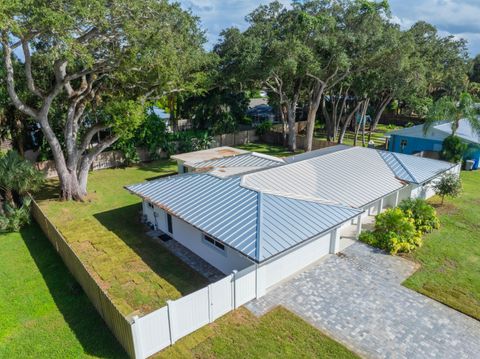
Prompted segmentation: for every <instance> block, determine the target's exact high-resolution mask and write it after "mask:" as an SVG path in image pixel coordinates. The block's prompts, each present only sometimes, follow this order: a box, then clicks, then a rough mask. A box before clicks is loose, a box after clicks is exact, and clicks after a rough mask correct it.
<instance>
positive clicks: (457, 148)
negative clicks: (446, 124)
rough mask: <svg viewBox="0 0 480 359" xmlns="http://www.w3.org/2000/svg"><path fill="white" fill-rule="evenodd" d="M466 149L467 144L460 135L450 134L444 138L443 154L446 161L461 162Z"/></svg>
mask: <svg viewBox="0 0 480 359" xmlns="http://www.w3.org/2000/svg"><path fill="white" fill-rule="evenodd" d="M466 151H467V145H466V144H465V143H464V142H463V141H462V140H461V139H460V138H459V137H458V136H455V135H450V136H448V137H447V138H445V140H443V148H442V152H441V156H442V159H444V160H446V161H449V162H453V163H459V162H460V161H461V160H462V159H463V155H464V154H465V152H466Z"/></svg>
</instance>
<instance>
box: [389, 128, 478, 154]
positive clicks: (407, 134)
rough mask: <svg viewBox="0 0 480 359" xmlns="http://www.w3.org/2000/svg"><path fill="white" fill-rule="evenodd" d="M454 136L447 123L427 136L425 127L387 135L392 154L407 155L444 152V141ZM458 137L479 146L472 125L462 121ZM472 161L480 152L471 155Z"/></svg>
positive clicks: (405, 129)
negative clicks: (424, 130)
mask: <svg viewBox="0 0 480 359" xmlns="http://www.w3.org/2000/svg"><path fill="white" fill-rule="evenodd" d="M451 134H452V128H451V123H450V122H445V123H442V124H438V125H435V126H432V127H431V128H430V129H429V130H428V132H427V133H426V134H425V133H424V132H423V125H417V126H413V127H407V128H403V129H401V130H397V131H392V132H389V133H388V134H387V138H389V140H388V149H389V151H392V152H399V153H405V154H419V153H422V152H430V153H432V152H433V155H434V154H435V153H436V154H439V153H440V151H441V150H442V144H443V140H444V139H445V138H446V137H448V136H450V135H451ZM456 135H457V136H458V137H460V138H461V139H462V140H463V141H465V143H467V144H469V145H479V144H480V137H479V136H478V134H477V133H476V132H475V131H474V130H473V129H472V127H471V126H470V123H469V122H468V121H466V120H461V121H460V125H459V128H458V130H457V132H456ZM470 156H471V157H473V158H471V159H477V160H478V158H479V157H480V151H475V152H472V153H471V154H470Z"/></svg>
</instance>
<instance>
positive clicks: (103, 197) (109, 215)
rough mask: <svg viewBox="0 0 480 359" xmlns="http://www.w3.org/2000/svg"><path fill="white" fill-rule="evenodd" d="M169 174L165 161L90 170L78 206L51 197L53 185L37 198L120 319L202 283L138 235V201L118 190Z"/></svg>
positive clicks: (173, 168)
mask: <svg viewBox="0 0 480 359" xmlns="http://www.w3.org/2000/svg"><path fill="white" fill-rule="evenodd" d="M175 172H176V164H175V162H173V161H168V160H163V161H158V162H153V163H150V164H146V165H141V166H135V167H129V168H125V169H107V170H101V171H96V172H93V173H91V174H90V178H89V186H88V187H89V193H90V194H89V197H88V200H87V201H86V202H84V203H78V202H59V201H58V200H56V199H54V197H55V196H56V194H57V193H58V190H57V188H56V185H55V183H54V182H52V183H50V188H48V189H47V190H46V191H45V192H43V193H42V194H41V195H39V196H37V197H39V204H40V206H41V207H42V209H43V211H44V212H45V213H46V215H47V216H48V217H49V218H50V219H51V220H52V222H53V223H54V224H55V225H56V226H57V228H58V229H59V230H60V232H61V233H62V234H63V236H64V237H65V239H66V240H67V241H68V242H69V243H70V245H71V246H72V247H73V249H74V250H75V252H76V253H77V255H78V256H79V257H80V258H81V260H82V261H83V263H84V264H86V266H87V268H88V269H89V271H90V272H91V273H92V275H93V276H94V277H95V279H96V280H97V281H98V283H99V284H100V285H101V287H102V288H104V290H106V291H107V293H108V294H109V295H110V297H111V298H112V300H113V302H114V303H115V304H116V305H117V307H118V308H119V309H120V311H121V312H122V313H123V314H124V315H129V314H132V313H148V312H150V311H151V310H153V309H156V308H160V307H162V306H164V305H165V304H166V301H167V300H169V299H176V298H179V297H181V296H182V295H185V294H187V293H191V292H193V291H195V290H197V289H200V288H202V287H204V286H205V285H206V284H207V282H206V279H205V278H204V277H202V276H201V275H200V274H198V273H196V272H195V271H193V270H191V269H190V268H189V267H188V266H187V265H185V264H184V263H183V262H182V261H180V260H179V259H177V257H175V256H173V255H172V254H170V252H168V251H167V250H166V249H164V248H163V247H162V246H161V245H160V244H158V243H156V242H154V241H153V240H152V239H151V238H149V237H147V236H146V235H145V234H144V233H145V232H146V228H145V227H144V226H143V225H142V224H141V223H140V212H141V205H140V199H139V198H138V197H137V196H134V195H131V194H130V193H129V192H127V191H126V190H125V189H124V188H123V186H124V185H127V184H132V183H137V182H142V181H145V180H150V179H154V178H158V177H161V176H165V175H170V174H173V173H175Z"/></svg>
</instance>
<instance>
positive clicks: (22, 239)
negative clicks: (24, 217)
mask: <svg viewBox="0 0 480 359" xmlns="http://www.w3.org/2000/svg"><path fill="white" fill-rule="evenodd" d="M0 263H1V264H0V283H1V285H0V312H1V313H2V314H1V318H2V320H0V358H52V359H53V358H97V357H101V358H126V357H127V356H126V354H125V352H124V351H123V349H122V347H121V346H120V344H118V343H117V341H116V339H115V338H114V337H113V335H112V334H111V333H110V330H109V329H108V328H107V326H106V325H105V323H104V322H103V320H102V319H101V318H100V316H99V315H98V314H97V312H96V311H95V308H94V307H93V306H92V304H90V301H89V299H88V297H87V296H86V295H85V294H84V293H83V292H82V290H81V288H80V287H79V286H78V284H77V283H76V281H75V279H74V278H73V277H72V276H71V275H70V273H69V272H68V269H67V268H66V267H65V265H64V264H63V262H62V260H61V258H60V257H59V256H58V255H57V253H56V252H55V250H54V249H53V247H52V245H51V244H50V242H49V241H48V240H47V238H45V236H44V235H43V233H42V232H41V230H40V228H39V227H38V226H37V225H30V226H28V227H27V228H25V229H23V230H22V232H21V233H10V234H0Z"/></svg>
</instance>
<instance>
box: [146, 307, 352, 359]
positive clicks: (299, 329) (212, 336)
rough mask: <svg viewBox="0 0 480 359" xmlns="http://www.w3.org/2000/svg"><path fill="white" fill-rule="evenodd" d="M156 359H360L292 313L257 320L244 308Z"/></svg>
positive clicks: (274, 313)
mask: <svg viewBox="0 0 480 359" xmlns="http://www.w3.org/2000/svg"><path fill="white" fill-rule="evenodd" d="M155 358H165V359H167V358H168V359H180V358H212V359H213V358H224V359H226V358H231V359H237V358H252V359H253V358H335V359H342V358H358V356H357V355H355V354H354V353H352V352H351V351H349V350H348V349H347V348H345V347H344V346H342V345H341V344H339V343H337V342H336V341H334V340H332V339H330V338H329V337H327V336H325V335H324V334H322V333H321V332H320V331H318V330H317V329H315V328H314V327H312V326H310V324H308V323H306V322H305V321H303V320H302V319H301V318H299V317H297V316H296V315H294V314H293V313H291V312H289V311H288V310H286V309H284V308H282V307H278V308H275V309H273V310H272V311H270V312H269V313H267V314H265V315H264V316H262V317H261V318H256V317H255V316H254V315H253V314H251V313H250V312H249V311H248V310H247V309H243V308H240V309H238V310H236V311H235V312H232V313H230V314H227V315H225V316H224V317H222V318H220V319H218V320H217V321H216V322H215V323H213V324H210V325H208V326H205V327H203V328H201V329H200V330H198V331H196V332H194V333H193V334H191V335H189V336H187V337H185V338H183V339H180V340H179V341H178V342H177V343H175V345H174V346H172V347H170V348H167V349H165V350H163V351H162V352H160V353H159V354H157V355H156V356H155Z"/></svg>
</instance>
